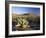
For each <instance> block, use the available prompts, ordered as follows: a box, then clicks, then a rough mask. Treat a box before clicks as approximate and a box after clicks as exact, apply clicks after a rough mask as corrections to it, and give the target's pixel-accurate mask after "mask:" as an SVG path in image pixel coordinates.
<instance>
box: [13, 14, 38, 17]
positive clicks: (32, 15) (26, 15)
mask: <svg viewBox="0 0 46 38" xmlns="http://www.w3.org/2000/svg"><path fill="white" fill-rule="evenodd" d="M12 17H13V18H16V17H24V18H27V17H34V18H35V17H37V15H35V14H33V13H27V14H13V13H12Z"/></svg>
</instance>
